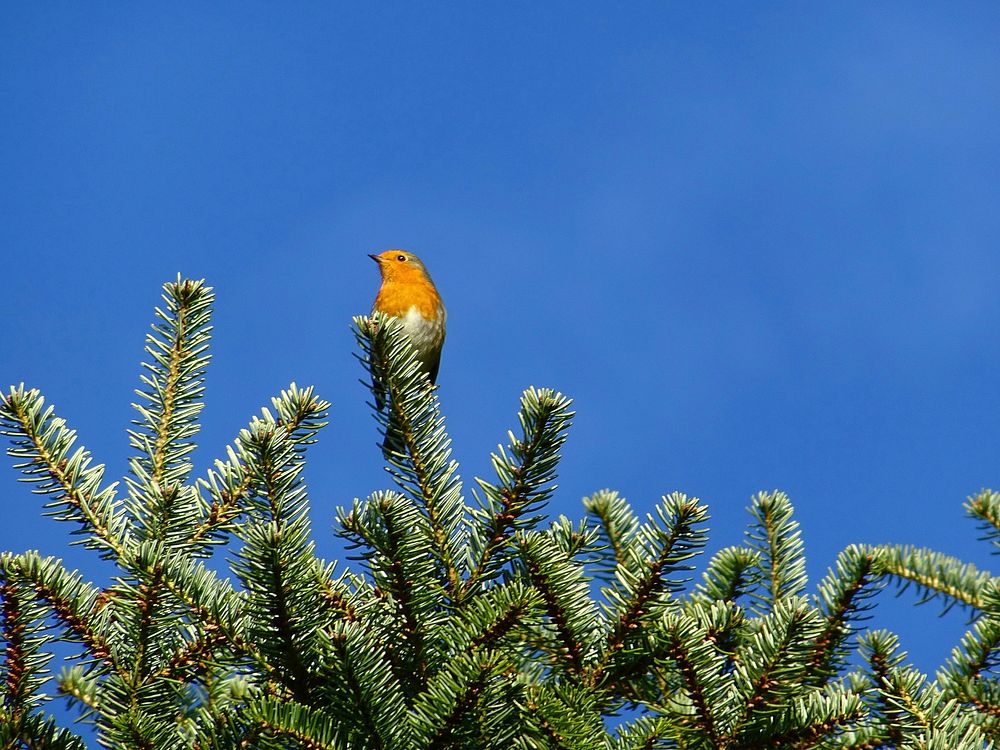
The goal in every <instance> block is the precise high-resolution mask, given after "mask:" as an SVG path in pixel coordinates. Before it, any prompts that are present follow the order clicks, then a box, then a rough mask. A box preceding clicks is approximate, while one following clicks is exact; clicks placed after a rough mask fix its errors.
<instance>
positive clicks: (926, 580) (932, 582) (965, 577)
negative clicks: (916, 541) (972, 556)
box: [875, 545, 992, 612]
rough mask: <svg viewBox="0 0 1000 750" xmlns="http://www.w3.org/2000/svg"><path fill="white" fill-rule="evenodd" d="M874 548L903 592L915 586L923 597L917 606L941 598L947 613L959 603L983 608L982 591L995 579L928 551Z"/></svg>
mask: <svg viewBox="0 0 1000 750" xmlns="http://www.w3.org/2000/svg"><path fill="white" fill-rule="evenodd" d="M875 549H876V550H877V551H878V553H879V554H880V555H882V560H883V565H884V569H885V573H886V574H887V575H889V576H891V577H893V578H895V579H896V580H897V581H899V582H900V593H902V592H903V591H905V590H906V589H907V588H908V587H909V586H911V585H912V586H914V587H915V588H916V590H917V591H918V592H919V594H920V600H919V602H918V603H920V604H923V603H925V602H928V601H931V600H933V599H936V598H941V599H943V600H944V611H945V612H947V611H948V610H949V609H951V608H952V607H953V606H955V605H956V604H958V605H960V606H962V607H968V608H971V609H976V610H982V609H983V591H984V590H985V587H986V586H987V585H988V584H989V583H990V582H991V580H992V576H991V575H990V574H989V573H988V572H986V571H983V570H979V569H978V568H976V566H975V565H972V564H971V563H963V562H962V561H961V560H959V559H957V558H954V557H951V556H950V555H944V554H941V553H940V552H935V551H934V550H929V549H925V548H920V547H913V546H910V545H883V546H879V547H876V548H875Z"/></svg>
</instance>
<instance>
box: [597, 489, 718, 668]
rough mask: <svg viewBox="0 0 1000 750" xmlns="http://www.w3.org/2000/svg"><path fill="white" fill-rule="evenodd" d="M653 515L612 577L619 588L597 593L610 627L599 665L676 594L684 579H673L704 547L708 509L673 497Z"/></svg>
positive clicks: (679, 495) (695, 502)
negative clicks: (607, 605)
mask: <svg viewBox="0 0 1000 750" xmlns="http://www.w3.org/2000/svg"><path fill="white" fill-rule="evenodd" d="M656 514H657V517H656V518H654V517H653V516H652V515H651V514H650V515H647V521H646V523H645V524H643V525H642V526H641V527H640V528H639V529H638V530H637V532H636V534H635V542H634V544H632V545H631V546H630V548H629V550H628V556H627V558H626V560H625V562H624V563H623V564H621V565H620V567H619V568H618V570H617V571H616V573H617V576H618V581H619V585H618V586H614V587H608V588H605V589H603V591H604V594H605V596H606V597H607V598H608V600H609V601H610V603H611V611H610V615H611V617H612V622H613V625H612V627H611V630H610V632H609V633H608V635H607V639H606V643H605V647H604V653H605V657H604V661H603V663H605V664H606V663H607V659H608V657H610V656H611V655H613V654H614V653H615V652H617V651H619V650H620V649H621V648H622V647H623V646H624V644H625V639H626V638H627V637H630V636H633V635H634V634H635V633H636V631H637V630H639V629H640V628H641V627H642V623H643V619H644V618H645V617H646V616H647V615H648V614H649V613H650V612H651V611H653V610H654V608H655V607H656V606H657V605H658V604H662V603H664V602H665V601H666V599H668V598H669V596H670V595H672V594H674V593H677V592H679V591H680V590H681V589H682V587H683V585H684V583H686V581H687V580H688V579H687V578H686V577H673V576H674V574H676V573H685V572H687V571H689V570H691V569H692V566H691V565H690V564H689V563H688V561H689V560H690V559H691V558H692V557H694V556H695V555H697V554H698V553H699V552H700V551H701V549H702V548H703V547H704V546H705V541H706V540H707V533H706V529H705V528H704V526H703V524H704V523H705V522H706V521H707V520H708V507H707V506H705V505H702V504H700V503H699V501H698V499H697V498H688V497H687V496H686V495H683V494H681V493H679V492H675V493H673V494H671V495H669V496H667V497H664V498H663V500H662V502H661V504H660V505H659V506H657V508H656ZM602 666H603V665H602ZM599 669H600V667H599Z"/></svg>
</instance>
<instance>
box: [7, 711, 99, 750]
mask: <svg viewBox="0 0 1000 750" xmlns="http://www.w3.org/2000/svg"><path fill="white" fill-rule="evenodd" d="M0 747H2V748H5V749H6V748H12V749H13V748H29V749H30V750H35V748H38V750H87V746H86V744H84V741H83V739H82V738H80V737H77V736H76V735H74V734H73V733H72V732H69V731H67V730H65V729H62V728H60V727H58V726H56V723H55V720H54V719H53V718H52V717H51V716H43V715H41V714H29V715H26V716H22V717H20V718H16V719H15V718H14V717H12V716H6V715H4V714H2V713H0Z"/></svg>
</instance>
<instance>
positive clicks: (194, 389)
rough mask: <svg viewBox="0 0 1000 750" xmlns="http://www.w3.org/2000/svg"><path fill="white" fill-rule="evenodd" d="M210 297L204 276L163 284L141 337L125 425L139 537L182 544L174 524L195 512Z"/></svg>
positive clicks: (177, 525)
mask: <svg viewBox="0 0 1000 750" xmlns="http://www.w3.org/2000/svg"><path fill="white" fill-rule="evenodd" d="M214 299H215V296H214V294H213V293H212V289H211V287H207V286H205V284H204V282H203V281H190V280H182V279H181V278H180V277H179V276H178V278H177V280H176V281H174V282H171V283H168V284H165V285H164V287H163V300H164V303H165V308H159V307H157V308H156V310H155V315H156V318H157V321H156V322H155V323H154V324H153V330H152V332H150V333H149V334H147V336H146V356H147V357H148V361H146V362H143V364H142V366H143V369H144V370H145V373H144V374H143V375H141V376H140V380H141V381H142V386H143V387H142V388H140V389H137V390H136V394H137V395H138V396H139V398H140V401H139V402H136V403H134V404H132V406H133V408H134V409H135V410H136V411H137V412H138V415H139V416H138V418H137V419H136V420H134V421H133V423H132V424H133V428H132V429H130V430H129V443H130V445H131V447H132V449H133V450H134V451H136V453H135V455H133V456H132V458H131V460H130V461H129V468H130V470H131V474H132V475H131V476H130V477H128V478H127V480H126V481H127V483H128V487H129V502H128V505H129V509H130V510H131V512H132V514H133V516H134V517H135V523H136V528H137V531H138V533H139V535H140V538H143V539H157V540H161V541H165V542H167V543H168V544H170V545H172V546H180V545H182V544H183V541H184V540H183V537H182V536H181V534H182V532H181V529H186V528H187V527H189V526H190V525H191V522H192V521H193V520H194V519H195V518H197V516H198V511H199V505H198V502H197V499H196V497H195V495H194V492H193V490H192V488H191V487H184V484H185V482H186V481H187V479H188V476H189V474H190V473H191V461H190V454H191V452H192V451H193V450H194V449H195V444H194V441H193V438H194V437H195V436H196V435H197V434H198V430H199V429H200V425H199V422H198V416H199V414H200V413H201V410H202V407H203V406H204V404H203V403H202V396H203V395H204V392H205V369H206V368H207V367H208V363H209V359H210V357H209V353H208V345H209V340H210V338H211V331H212V328H211V326H210V325H209V323H210V320H211V314H212V302H213V301H214Z"/></svg>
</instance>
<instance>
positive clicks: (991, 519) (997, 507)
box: [965, 490, 1000, 554]
mask: <svg viewBox="0 0 1000 750" xmlns="http://www.w3.org/2000/svg"><path fill="white" fill-rule="evenodd" d="M965 511H966V513H968V514H969V515H970V516H972V517H973V518H975V519H977V520H978V521H979V529H980V530H981V531H982V532H983V534H982V536H981V537H980V539H983V540H986V541H989V542H990V543H991V544H992V545H993V547H994V550H993V551H994V554H995V553H997V552H1000V492H994V491H993V490H982V491H981V492H980V493H979V494H978V495H976V496H974V497H970V498H969V499H968V500H966V501H965Z"/></svg>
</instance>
